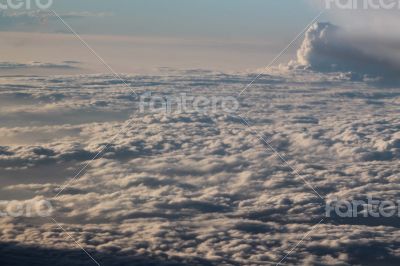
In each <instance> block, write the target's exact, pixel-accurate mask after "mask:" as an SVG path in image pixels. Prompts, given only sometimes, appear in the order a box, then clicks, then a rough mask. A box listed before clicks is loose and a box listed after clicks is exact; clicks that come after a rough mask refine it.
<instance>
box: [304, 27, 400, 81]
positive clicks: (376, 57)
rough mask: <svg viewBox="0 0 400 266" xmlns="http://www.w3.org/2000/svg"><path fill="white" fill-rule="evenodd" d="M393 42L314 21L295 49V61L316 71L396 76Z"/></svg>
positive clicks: (399, 63)
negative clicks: (351, 32)
mask: <svg viewBox="0 0 400 266" xmlns="http://www.w3.org/2000/svg"><path fill="white" fill-rule="evenodd" d="M394 45H395V43H393V41H389V40H385V39H383V40H375V39H374V38H367V37H365V36H364V37H362V36H357V35H356V36H354V35H352V34H350V33H349V32H346V30H344V29H342V28H339V27H337V26H334V25H332V24H330V23H315V24H314V25H313V26H311V27H310V29H309V30H308V31H307V32H306V36H305V40H304V41H303V44H302V45H301V48H300V49H299V50H298V52H297V63H298V64H300V65H302V66H306V67H309V68H311V69H313V70H316V71H323V72H345V73H346V72H352V73H353V74H354V76H353V77H357V75H358V76H359V77H363V76H364V77H365V76H366V77H368V76H369V77H370V78H385V79H396V78H397V76H398V74H399V73H400V58H398V57H396V56H393V47H394Z"/></svg>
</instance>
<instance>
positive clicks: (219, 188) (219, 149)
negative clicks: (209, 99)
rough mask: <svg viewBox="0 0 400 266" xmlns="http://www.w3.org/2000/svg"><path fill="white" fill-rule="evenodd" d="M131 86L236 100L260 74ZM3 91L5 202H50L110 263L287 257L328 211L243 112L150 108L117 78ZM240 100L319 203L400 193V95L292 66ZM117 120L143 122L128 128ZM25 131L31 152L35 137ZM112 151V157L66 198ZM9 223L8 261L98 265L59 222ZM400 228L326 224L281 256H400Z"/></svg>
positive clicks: (17, 80)
mask: <svg viewBox="0 0 400 266" xmlns="http://www.w3.org/2000/svg"><path fill="white" fill-rule="evenodd" d="M124 78H126V80H127V82H128V84H129V83H132V84H136V85H135V89H136V91H137V92H138V93H143V92H145V91H152V92H157V93H163V94H164V95H173V94H175V93H180V92H183V91H185V92H187V93H192V94H194V95H236V94H237V93H238V92H240V89H242V88H243V84H245V83H246V82H247V81H248V80H249V79H250V78H251V76H249V75H247V74H237V75H229V74H221V73H213V72H201V71H187V72H183V73H180V72H178V71H177V72H174V73H173V74H171V75H167V74H165V73H163V75H162V76H161V75H160V76H158V75H155V76H139V75H137V76H125V77H124ZM0 86H1V90H0V101H2V102H4V103H8V105H4V107H3V109H2V116H3V118H2V119H4V116H8V117H9V118H10V119H9V120H3V121H8V122H7V123H3V124H2V128H0V136H2V138H8V139H10V140H13V141H12V142H11V141H10V142H9V143H7V142H5V141H4V142H3V143H2V144H1V145H2V146H1V147H0V165H1V170H0V171H1V175H2V177H3V178H2V179H1V180H0V182H2V185H3V186H2V187H4V189H3V190H2V196H3V197H6V196H7V197H8V198H13V197H14V199H15V200H18V201H21V202H25V201H27V200H32V199H34V198H35V197H44V198H46V199H49V200H50V201H51V202H52V204H53V206H54V217H55V219H56V220H57V221H59V222H61V223H62V224H63V227H64V228H65V229H66V230H67V232H68V233H69V234H71V235H72V236H73V237H74V238H75V239H76V240H77V241H78V242H79V243H80V244H81V245H82V246H84V247H85V248H86V249H87V250H88V251H89V252H90V253H92V254H93V256H94V257H95V258H96V259H98V260H99V262H100V264H102V265H113V264H116V265H118V264H119V265H132V262H134V261H136V260H141V262H142V263H143V264H144V265H146V262H147V263H148V261H149V260H150V261H156V264H157V265H159V264H160V262H159V261H160V260H161V261H174V260H175V261H177V262H180V263H182V264H183V265H185V264H186V265H194V264H196V263H197V264H199V265H207V263H208V264H210V263H211V264H212V263H213V264H216V265H221V264H226V265H238V264H239V265H257V264H265V263H266V262H275V263H277V262H278V261H279V260H280V259H281V258H282V257H283V256H285V255H286V253H287V252H288V251H289V250H290V249H291V248H293V247H294V246H295V245H296V244H297V243H298V242H299V241H300V240H301V239H302V237H303V236H304V235H305V234H306V233H308V232H309V230H310V229H311V227H312V226H313V225H314V224H316V223H317V222H319V221H320V220H321V219H322V218H323V217H324V216H325V210H324V202H323V201H322V200H321V199H319V198H318V197H317V196H316V195H315V194H314V192H313V191H312V190H310V189H309V187H308V186H306V185H305V184H304V182H303V180H302V179H301V178H299V177H298V176H297V175H296V174H294V173H293V171H292V170H291V169H290V168H289V167H288V166H287V165H285V164H284V163H283V162H282V160H281V159H280V158H279V157H278V156H276V154H274V153H273V152H272V151H271V150H269V149H268V146H266V145H265V144H263V143H262V142H261V141H260V140H259V139H258V137H257V136H256V135H255V134H254V133H253V132H251V131H249V130H246V128H245V127H244V126H243V125H242V124H241V123H240V120H238V119H237V118H236V117H235V116H234V114H225V113H213V114H209V115H205V114H200V113H183V114H172V115H170V116H165V115H164V114H150V113H140V112H138V110H139V109H138V106H137V101H135V100H134V99H133V98H132V97H131V96H130V94H131V92H130V90H128V89H126V88H125V87H124V86H123V84H121V82H119V81H118V80H115V79H114V78H113V77H111V76H106V75H80V76H69V77H67V76H66V77H63V76H57V77H47V78H46V77H44V78H43V77H35V78H28V77H14V78H8V79H7V80H2V84H1V85H0ZM172 88H173V89H172ZM240 100H241V105H240V110H239V112H241V113H244V112H248V118H249V120H250V123H251V124H252V125H254V129H257V130H258V131H259V132H262V133H263V134H264V135H265V136H266V137H268V139H270V141H271V142H270V143H271V145H272V146H273V147H274V148H276V149H277V150H278V151H279V152H280V153H281V154H282V155H283V156H284V157H285V159H286V160H287V161H288V162H289V163H290V164H291V165H292V166H293V167H295V168H296V169H297V171H299V172H300V173H301V174H302V175H303V177H304V178H306V179H307V181H308V182H310V183H311V184H312V185H313V186H314V187H315V188H316V190H317V191H318V192H319V193H320V194H322V195H324V196H326V197H327V198H331V197H335V196H336V197H339V198H360V197H365V196H366V195H374V196H376V197H380V198H384V199H388V200H390V199H395V198H396V195H397V194H398V190H399V188H400V187H399V185H397V184H398V183H399V175H400V168H399V163H398V162H399V160H400V147H399V141H400V140H399V138H400V136H399V134H398V124H399V123H400V121H399V118H398V115H397V114H398V105H397V102H398V101H399V100H400V93H399V92H398V90H396V89H390V88H375V87H373V86H370V85H369V84H368V83H365V82H353V81H350V80H348V79H345V78H340V77H338V75H337V74H336V73H333V74H331V73H326V74H321V73H315V72H310V71H304V70H299V69H296V70H294V71H290V72H285V73H280V74H279V76H274V75H272V74H271V75H266V76H264V77H262V78H261V79H260V80H258V81H257V82H255V84H254V86H253V87H252V88H251V89H249V91H248V92H247V94H246V95H244V96H243V97H242V98H240ZM100 102H101V104H99V103H100ZM58 108H60V110H61V111H58V112H57V111H56V110H58ZM23 110H24V111H23ZM98 112H101V117H102V120H101V121H96V120H97V119H98V117H97V116H95V115H94V114H96V113H98ZM71 113H72V114H74V116H73V117H72V118H71ZM121 113H124V114H125V118H129V119H130V121H131V122H132V124H131V125H130V126H129V127H127V128H124V127H123V126H122V124H123V120H124V119H121V117H120V116H118V114H121ZM38 114H39V115H38ZM11 117H18V118H19V120H18V119H16V120H15V121H11ZM55 120H57V121H56V122H57V123H55V122H54V121H55ZM38 121H39V122H40V123H38ZM11 122H12V123H11ZM73 122H75V123H73ZM118 133H119V135H118V136H117V137H116V138H115V140H114V141H113V142H112V143H110V142H109V140H110V139H112V138H113V137H114V136H115V135H116V134H118ZM29 134H31V135H32V138H33V139H35V140H36V141H35V142H34V143H33V142H32V141H26V140H24V139H27V138H28V136H29ZM41 136H42V138H41ZM19 140H22V141H19ZM108 143H109V144H110V147H109V148H108V149H107V151H106V152H105V153H104V156H103V158H101V159H97V160H94V162H93V164H92V165H91V166H90V167H89V168H88V169H87V170H86V171H85V175H83V176H81V177H79V178H78V179H77V180H76V181H75V182H73V183H72V184H71V186H69V187H68V188H67V189H66V190H65V191H64V192H63V193H62V194H61V197H60V198H55V194H56V193H57V188H58V187H59V186H60V184H62V183H63V181H66V180H67V179H68V178H72V177H73V176H74V175H75V173H76V172H77V171H78V170H79V169H80V168H81V167H83V165H84V164H85V163H86V162H87V160H89V159H90V158H91V157H93V156H94V154H96V152H97V151H98V150H99V149H101V148H102V147H104V145H106V144H108ZM0 224H1V227H0V240H1V241H2V242H3V243H10V242H12V243H16V244H12V245H11V244H4V247H3V246H1V245H0V249H1V248H4V249H6V248H7V249H8V250H9V252H6V253H4V254H16V253H17V254H19V256H18V259H19V260H21V261H23V260H24V259H26V257H28V256H29V254H32V252H33V251H34V252H36V254H43V256H39V257H40V258H41V259H42V260H43V264H44V265H46V263H47V264H50V262H49V260H50V259H47V258H48V257H47V256H46V255H47V254H54V256H56V257H57V256H63V258H68V260H69V262H70V265H71V264H74V263H75V262H76V261H81V262H82V263H83V264H84V263H86V261H85V259H86V258H85V257H82V256H80V255H77V253H76V250H75V248H76V246H75V244H74V243H73V242H72V241H71V242H68V241H66V240H65V239H67V237H68V236H67V234H66V233H64V232H63V231H62V230H60V229H59V228H58V227H57V226H56V225H54V224H52V223H51V222H49V221H48V220H39V221H36V220H35V221H33V220H31V219H24V218H19V219H11V218H1V219H0ZM397 227H398V219H382V220H368V219H356V220H339V219H335V218H332V219H326V220H325V221H324V222H323V223H322V224H321V225H320V226H318V227H317V228H316V229H315V231H313V232H312V233H311V234H310V236H309V237H308V238H307V239H305V240H304V241H303V242H302V243H301V244H300V245H299V246H298V247H297V248H296V250H295V252H293V253H292V254H291V256H290V257H288V258H287V260H286V261H285V263H287V264H303V265H321V264H322V265H354V264H365V263H367V262H376V263H381V264H384V263H385V262H387V261H393V262H398V261H399V257H398V254H399V252H400V245H398V238H399V233H398V230H397ZM10 252H11V253H10ZM57 254H58V255H57ZM78 254H79V252H78ZM6 256H8V255H6ZM10 256H11V255H10ZM7 258H8V259H10V258H9V257H5V259H7ZM38 260H39V259H38ZM0 262H1V258H0ZM89 263H90V261H88V262H87V264H89ZM139 265H140V264H139Z"/></svg>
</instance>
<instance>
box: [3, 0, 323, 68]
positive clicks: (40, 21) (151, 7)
mask: <svg viewBox="0 0 400 266" xmlns="http://www.w3.org/2000/svg"><path fill="white" fill-rule="evenodd" d="M50 9H51V10H55V11H56V12H57V13H58V14H59V15H60V16H61V17H62V18H63V19H64V20H65V21H66V23H68V24H69V25H70V26H71V28H72V29H73V30H74V31H76V32H77V33H78V34H79V35H80V36H82V38H83V39H85V40H86V41H87V42H88V43H89V45H90V46H92V48H93V49H94V50H95V51H96V52H97V53H98V54H99V55H100V56H102V57H103V58H104V60H105V61H106V62H108V63H109V64H110V65H112V67H113V68H115V70H116V71H117V72H126V73H136V72H142V71H143V72H148V71H154V70H157V69H158V68H161V67H163V68H164V67H170V68H184V69H186V68H194V69H196V68H201V69H214V70H220V71H222V70H223V71H245V70H251V69H257V68H259V67H262V66H264V65H267V64H268V63H269V61H270V60H271V59H272V58H274V57H275V55H276V54H278V53H279V52H280V50H282V49H283V47H285V46H286V45H287V43H289V42H290V41H291V40H292V39H293V38H294V36H296V35H297V34H298V33H299V32H300V31H301V30H303V28H304V27H305V26H306V25H307V24H308V23H309V22H310V21H311V20H312V19H313V18H314V17H315V16H316V14H318V10H317V9H316V8H315V7H313V6H312V5H310V4H309V1H305V0H299V1H292V0H279V1H276V0H269V1H264V0H251V1H243V0H220V1H212V0H204V1H187V0H170V1H164V0H135V1H129V0H117V1H106V0H85V1H79V0H55V1H54V3H53V5H52V6H51V8H50ZM0 22H1V23H0V31H1V32H0V35H1V40H2V41H1V42H0V49H1V50H2V51H3V53H2V54H1V57H2V58H1V60H0V61H3V62H4V61H7V62H9V61H17V62H18V63H27V62H32V61H38V62H45V63H49V62H51V63H61V62H63V61H79V62H80V66H79V71H78V72H95V73H97V72H106V71H107V69H106V68H104V66H102V65H101V64H100V65H99V63H98V61H97V59H96V58H95V57H94V56H93V55H91V54H90V52H88V50H87V49H86V48H85V47H83V46H82V44H81V43H80V42H79V41H78V40H77V39H76V37H74V36H72V35H71V32H70V31H69V30H68V29H67V28H66V26H65V25H63V23H62V22H61V21H60V20H58V19H57V18H55V17H54V16H53V17H49V15H48V13H46V12H40V13H34V11H32V10H23V9H21V10H7V11H3V12H2V13H1V15H0ZM21 47H23V49H21ZM60 51H62V53H60ZM295 51H296V48H294V49H291V50H290V51H288V53H287V54H286V55H285V56H284V57H283V59H282V60H284V61H288V60H290V58H291V57H292V56H293V54H294V53H295ZM77 69H78V68H73V69H72V68H71V69H61V68H58V69H57V71H56V72H55V73H59V72H60V71H61V72H68V73H73V72H76V71H77ZM19 71H20V72H24V71H23V70H19ZM51 73H54V71H52V72H51ZM7 74H8V73H7Z"/></svg>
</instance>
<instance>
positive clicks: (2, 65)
mask: <svg viewBox="0 0 400 266" xmlns="http://www.w3.org/2000/svg"><path fill="white" fill-rule="evenodd" d="M78 65H79V62H77V61H63V62H61V63H43V62H36V61H35V62H30V63H15V62H0V71H1V70H14V69H32V68H43V69H78V68H79V67H78Z"/></svg>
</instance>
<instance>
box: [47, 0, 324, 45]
mask: <svg viewBox="0 0 400 266" xmlns="http://www.w3.org/2000/svg"><path fill="white" fill-rule="evenodd" d="M54 9H55V10H57V11H58V12H61V13H62V12H76V11H90V12H95V13H96V12H97V13H104V12H107V13H112V14H113V17H112V18H110V17H107V18H92V19H87V20H85V21H84V22H83V21H81V22H79V21H75V22H74V24H75V25H76V26H77V27H79V29H80V30H81V31H83V32H90V33H100V34H103V33H108V34H130V35H142V36H143V35H145V36H149V35H150V36H154V35H159V36H197V37H198V36H212V37H228V38H229V37H235V38H236V37H251V38H262V37H263V36H264V37H265V36H266V35H269V36H268V37H271V34H274V35H278V36H276V37H279V35H290V34H291V33H293V32H294V31H297V30H298V26H299V25H304V24H305V23H307V21H308V20H310V18H312V17H313V16H315V13H316V10H315V9H314V8H312V7H311V6H310V5H309V4H308V3H307V1H304V0H218V1H216V0H201V1H197V0H114V1H109V0H85V1H82V0H55V4H54Z"/></svg>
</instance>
